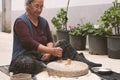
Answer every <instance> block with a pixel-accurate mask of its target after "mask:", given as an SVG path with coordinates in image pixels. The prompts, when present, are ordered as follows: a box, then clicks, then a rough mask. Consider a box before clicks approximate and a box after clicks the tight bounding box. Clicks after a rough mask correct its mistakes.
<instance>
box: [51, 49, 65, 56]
mask: <svg viewBox="0 0 120 80" xmlns="http://www.w3.org/2000/svg"><path fill="white" fill-rule="evenodd" d="M62 51H63V49H62V48H60V47H56V48H54V52H53V54H52V55H54V56H57V57H62Z"/></svg>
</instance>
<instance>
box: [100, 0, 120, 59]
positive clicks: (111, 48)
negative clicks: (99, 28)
mask: <svg viewBox="0 0 120 80" xmlns="http://www.w3.org/2000/svg"><path fill="white" fill-rule="evenodd" d="M100 21H101V22H102V23H103V24H104V25H105V26H106V27H110V28H112V35H109V36H108V37H107V43H108V46H107V48H108V56H109V57H110V58H115V59H120V3H118V0H115V1H114V2H113V5H112V6H111V7H110V8H108V9H107V10H106V11H105V12H104V13H103V15H102V16H101V17H100Z"/></svg>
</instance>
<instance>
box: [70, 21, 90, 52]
mask: <svg viewBox="0 0 120 80" xmlns="http://www.w3.org/2000/svg"><path fill="white" fill-rule="evenodd" d="M90 26H92V23H90V22H87V23H85V24H82V25H80V24H77V26H76V27H74V26H73V27H72V26H70V30H69V35H70V44H71V45H72V46H73V47H74V48H75V49H77V50H85V49H86V36H87V30H88V27H90Z"/></svg>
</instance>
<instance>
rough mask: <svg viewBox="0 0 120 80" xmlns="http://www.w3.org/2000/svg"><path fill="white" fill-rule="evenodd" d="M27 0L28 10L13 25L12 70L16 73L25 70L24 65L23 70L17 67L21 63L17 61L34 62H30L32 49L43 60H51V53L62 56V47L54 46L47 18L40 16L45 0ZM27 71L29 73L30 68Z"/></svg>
mask: <svg viewBox="0 0 120 80" xmlns="http://www.w3.org/2000/svg"><path fill="white" fill-rule="evenodd" d="M25 1H26V3H25V4H26V12H25V14H23V15H21V16H20V17H18V18H17V19H16V21H15V23H14V27H13V31H14V42H13V43H14V44H13V55H12V62H11V66H10V71H13V72H14V74H16V73H22V72H24V68H23V67H24V66H23V67H21V70H22V69H23V71H21V70H18V69H20V66H17V67H16V66H15V65H19V64H17V63H20V64H21V65H22V64H24V65H25V63H29V64H30V63H32V62H30V60H31V57H28V56H27V55H28V54H29V52H30V51H34V52H32V53H36V52H37V53H38V54H33V55H35V56H36V55H37V57H38V56H39V58H38V59H40V60H42V61H47V60H49V58H50V56H51V55H53V56H56V57H61V56H62V48H60V47H56V48H53V39H52V36H51V33H50V28H49V25H48V22H47V20H46V19H44V18H43V17H40V16H39V15H40V14H41V12H42V9H43V3H44V0H25ZM35 51H36V52H35ZM26 53H27V54H26ZM41 53H43V54H41ZM39 54H40V55H42V56H40V55H39ZM30 56H31V55H30ZM33 63H34V62H33ZM18 67H19V68H18ZM29 67H30V66H29ZM16 69H17V70H16ZM25 70H27V69H25ZM27 71H28V73H29V70H27ZM27 71H26V72H27ZM34 71H35V70H33V71H31V72H30V73H32V74H35V73H36V72H35V73H34Z"/></svg>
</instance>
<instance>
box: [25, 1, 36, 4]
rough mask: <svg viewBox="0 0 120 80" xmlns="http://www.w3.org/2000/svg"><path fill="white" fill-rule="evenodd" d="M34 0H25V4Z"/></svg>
mask: <svg viewBox="0 0 120 80" xmlns="http://www.w3.org/2000/svg"><path fill="white" fill-rule="evenodd" d="M33 1H34V0H25V4H31V2H33Z"/></svg>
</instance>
